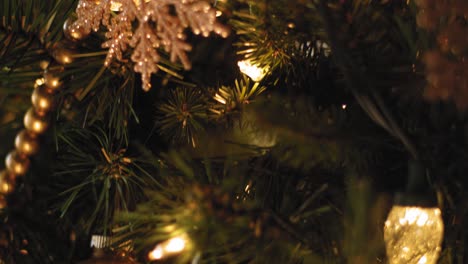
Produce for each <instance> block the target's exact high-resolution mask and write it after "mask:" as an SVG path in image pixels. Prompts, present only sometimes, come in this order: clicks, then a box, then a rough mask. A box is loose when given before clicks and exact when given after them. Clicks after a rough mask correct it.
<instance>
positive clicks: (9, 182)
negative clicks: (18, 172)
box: [0, 170, 15, 195]
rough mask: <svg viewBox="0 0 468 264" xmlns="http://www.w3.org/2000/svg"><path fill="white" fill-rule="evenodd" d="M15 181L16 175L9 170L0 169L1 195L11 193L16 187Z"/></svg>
mask: <svg viewBox="0 0 468 264" xmlns="http://www.w3.org/2000/svg"><path fill="white" fill-rule="evenodd" d="M14 183H15V176H13V175H12V174H11V173H10V172H9V171H7V170H3V171H0V195H2V194H9V193H11V192H12V191H13V190H14V188H15V186H14Z"/></svg>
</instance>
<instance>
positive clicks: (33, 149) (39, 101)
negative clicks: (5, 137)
mask: <svg viewBox="0 0 468 264" xmlns="http://www.w3.org/2000/svg"><path fill="white" fill-rule="evenodd" d="M65 34H67V32H65ZM56 48H57V50H52V52H51V53H52V56H53V57H54V59H55V61H56V62H57V63H59V64H61V65H64V64H68V63H71V62H72V56H71V53H70V51H68V50H66V49H65V48H63V46H60V47H59V46H57V47H56ZM51 68H52V67H51V66H50V65H49V66H48V68H46V69H45V72H44V75H43V78H41V79H38V80H37V81H36V82H35V84H34V91H33V92H32V95H31V102H32V107H31V108H29V110H28V111H27V112H26V114H25V116H24V127H25V129H23V130H21V131H20V132H19V133H18V134H17V135H16V138H15V149H14V150H12V151H10V152H9V153H8V155H7V156H6V157H5V165H6V169H5V170H3V171H0V209H1V208H4V207H6V206H7V201H6V199H5V196H6V195H7V194H9V193H11V192H12V191H13V190H14V187H15V181H16V178H18V177H21V176H23V175H25V174H26V173H27V171H28V169H29V166H30V159H29V157H31V156H32V155H35V154H37V153H38V152H39V147H40V146H39V136H40V135H42V134H43V133H44V132H46V130H47V128H48V127H49V122H50V116H49V115H50V113H51V112H52V110H53V109H54V107H55V105H56V103H55V99H56V98H55V94H56V92H57V90H58V89H59V88H60V87H61V81H60V78H58V77H57V76H56V75H55V74H53V73H52V72H51V70H50V69H51Z"/></svg>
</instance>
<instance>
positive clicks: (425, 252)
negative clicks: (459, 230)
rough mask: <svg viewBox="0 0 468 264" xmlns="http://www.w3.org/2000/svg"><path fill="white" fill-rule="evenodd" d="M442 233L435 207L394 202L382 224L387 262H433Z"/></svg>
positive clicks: (415, 263) (438, 213)
mask: <svg viewBox="0 0 468 264" xmlns="http://www.w3.org/2000/svg"><path fill="white" fill-rule="evenodd" d="M443 233H444V224H443V221H442V217H441V212H440V209H439V208H437V207H426V208H425V207H416V206H403V205H395V206H394V207H393V208H392V210H391V211H390V214H389V215H388V218H387V221H385V227H384V240H385V244H386V249H387V257H388V261H389V264H435V263H436V262H437V259H438V258H439V254H440V251H441V243H442V238H443Z"/></svg>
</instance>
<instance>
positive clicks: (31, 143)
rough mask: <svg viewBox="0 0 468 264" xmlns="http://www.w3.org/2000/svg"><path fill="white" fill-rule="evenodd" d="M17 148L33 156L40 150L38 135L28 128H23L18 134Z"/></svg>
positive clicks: (22, 152) (20, 151)
mask: <svg viewBox="0 0 468 264" xmlns="http://www.w3.org/2000/svg"><path fill="white" fill-rule="evenodd" d="M15 146H16V150H17V151H18V152H19V153H21V154H24V155H26V156H31V155H34V154H36V153H37V152H38V151H39V142H38V139H37V136H36V135H34V134H31V133H30V132H29V131H27V130H25V129H24V130H22V131H21V132H19V133H18V135H16V139H15Z"/></svg>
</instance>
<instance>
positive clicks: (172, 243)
mask: <svg viewBox="0 0 468 264" xmlns="http://www.w3.org/2000/svg"><path fill="white" fill-rule="evenodd" d="M184 248H185V240H184V239H182V238H180V237H174V238H172V239H171V240H169V241H168V243H167V245H166V247H165V248H164V249H165V250H166V252H169V253H177V252H181V251H182V250H184Z"/></svg>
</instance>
